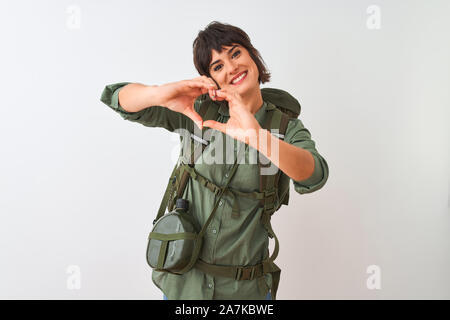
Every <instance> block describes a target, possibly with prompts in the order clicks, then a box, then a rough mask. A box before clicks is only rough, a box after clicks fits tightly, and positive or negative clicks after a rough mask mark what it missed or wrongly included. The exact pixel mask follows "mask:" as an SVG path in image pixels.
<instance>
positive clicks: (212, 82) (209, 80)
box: [201, 76, 217, 89]
mask: <svg viewBox="0 0 450 320" xmlns="http://www.w3.org/2000/svg"><path fill="white" fill-rule="evenodd" d="M201 79H202V80H204V81H206V83H207V84H208V85H211V87H212V88H213V89H217V85H216V82H215V81H214V80H213V79H211V78H209V77H207V76H201Z"/></svg>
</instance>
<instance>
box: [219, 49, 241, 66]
mask: <svg viewBox="0 0 450 320" xmlns="http://www.w3.org/2000/svg"><path fill="white" fill-rule="evenodd" d="M240 54H241V50H236V51H234V52H233V54H232V55H231V57H232V58H233V57H237V56H238V55H240ZM220 66H221V64H219V65H217V66H215V67H214V71H219V70H220V69H222V68H220V69H218V67H220Z"/></svg>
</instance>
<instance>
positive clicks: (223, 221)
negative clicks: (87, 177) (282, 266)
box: [101, 82, 328, 300]
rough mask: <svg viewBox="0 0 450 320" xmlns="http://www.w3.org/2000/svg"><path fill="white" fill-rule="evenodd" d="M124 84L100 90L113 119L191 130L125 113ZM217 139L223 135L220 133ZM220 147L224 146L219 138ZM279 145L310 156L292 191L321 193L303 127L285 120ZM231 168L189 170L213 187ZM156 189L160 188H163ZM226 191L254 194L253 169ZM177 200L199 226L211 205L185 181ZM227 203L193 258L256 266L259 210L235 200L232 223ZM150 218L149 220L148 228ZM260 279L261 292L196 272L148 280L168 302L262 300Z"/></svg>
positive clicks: (261, 251)
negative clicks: (307, 170)
mask: <svg viewBox="0 0 450 320" xmlns="http://www.w3.org/2000/svg"><path fill="white" fill-rule="evenodd" d="M126 84H128V82H122V83H116V84H111V85H108V86H106V87H105V89H104V90H103V93H102V96H101V101H102V102H103V103H105V104H106V105H107V106H109V107H110V108H112V109H113V110H114V111H116V112H117V113H119V114H120V115H121V116H122V118H123V119H125V120H129V121H133V122H138V123H141V124H142V125H144V126H148V127H161V128H165V129H167V130H169V131H170V132H173V131H174V130H176V129H180V128H183V129H186V130H189V131H191V132H193V129H194V124H193V122H192V121H191V120H190V119H189V118H188V117H186V116H185V115H183V114H181V113H178V112H174V111H171V110H169V109H167V108H164V107H161V106H153V107H149V108H146V109H144V110H141V111H139V112H127V111H125V110H124V109H123V108H122V107H121V106H120V105H119V102H118V94H119V91H120V89H121V88H122V87H123V86H125V85H126ZM268 107H269V104H268V103H267V102H265V101H263V104H262V106H261V108H260V109H259V110H258V111H257V112H256V114H255V118H256V120H257V121H258V122H259V124H260V125H262V124H263V123H264V119H265V113H266V110H267V108H268ZM195 109H196V111H197V112H198V111H199V103H198V100H197V101H196V103H195ZM228 119H229V113H228V108H227V107H221V108H220V109H219V117H218V118H217V121H219V122H222V123H225V122H227V121H228ZM221 134H222V135H224V134H223V133H221ZM218 141H219V140H218ZM222 141H225V136H224V137H223V139H222ZM284 141H285V142H287V143H290V144H292V145H295V146H297V147H300V148H303V149H306V150H308V151H310V152H311V154H312V155H313V157H314V160H315V169H314V172H313V174H312V176H311V177H309V178H308V179H306V180H303V181H295V180H292V179H291V180H292V181H293V184H294V189H295V191H296V192H298V193H300V194H303V193H311V192H314V191H316V190H318V189H320V188H322V187H323V186H324V185H325V183H326V181H327V179H328V164H327V162H326V161H325V159H324V158H323V157H322V156H321V155H320V154H319V152H318V151H317V149H316V147H315V142H314V141H313V140H312V139H311V134H310V132H309V130H308V129H306V128H305V127H304V126H303V123H302V121H301V120H300V119H294V118H291V119H290V120H289V123H288V127H287V130H286V134H285V138H284ZM214 142H215V140H213V141H212V142H211V143H212V144H213V143H214ZM236 142H237V144H236V147H235V152H238V151H239V150H240V149H241V148H244V150H245V155H246V157H248V152H249V148H250V147H249V146H248V145H246V144H243V143H242V142H240V141H236ZM211 149H214V148H206V149H205V154H204V155H203V156H204V157H207V156H210V157H213V156H212V155H208V152H210V151H208V150H211ZM161 156H162V155H161ZM162 159H163V158H162ZM208 163H211V162H208ZM232 166H233V165H232V164H228V163H223V164H216V163H213V164H207V163H205V162H202V163H196V165H195V169H196V170H197V171H198V172H199V173H200V174H201V175H202V176H204V177H206V178H207V179H209V180H211V181H213V182H214V183H215V184H217V185H222V184H223V183H224V181H225V180H226V177H227V176H228V173H229V171H230V170H231V168H232ZM169 174H170V173H169V172H168V175H169ZM283 175H284V173H283ZM161 187H162V188H164V187H165V183H164V184H162V185H161ZM230 187H231V188H233V189H237V190H239V191H242V192H251V191H257V190H258V188H259V168H258V165H257V164H250V163H243V164H239V166H238V168H237V171H236V174H235V175H234V177H233V179H232V180H231V182H230ZM183 198H185V199H187V200H189V204H190V212H191V213H192V214H193V215H194V217H195V218H196V220H197V221H199V223H200V224H201V225H203V224H204V223H205V222H206V220H207V219H208V217H209V214H210V213H211V211H212V209H213V206H214V203H215V196H214V194H213V193H212V192H211V191H210V190H208V189H206V188H205V187H204V186H202V185H200V184H199V183H198V182H197V181H192V180H189V181H188V184H187V186H186V189H185V192H184V197H183ZM232 201H233V199H232V198H231V197H229V196H227V195H224V196H223V197H222V200H221V201H220V202H219V208H218V209H217V211H216V214H215V216H214V218H213V220H212V222H211V224H210V225H209V227H208V231H207V232H206V234H205V238H204V243H203V247H202V250H201V252H200V256H199V258H200V259H202V260H204V261H205V262H207V263H211V264H218V265H255V264H258V263H259V262H261V261H262V260H263V259H265V258H267V257H268V255H269V237H268V233H267V231H266V230H265V228H264V227H263V225H262V223H261V222H260V217H261V210H262V208H260V207H259V206H258V202H257V201H255V200H254V199H249V198H244V197H239V196H237V197H236V199H235V200H234V201H238V204H239V210H240V211H239V216H238V217H234V216H232V215H231V214H232ZM155 208H156V206H155ZM155 215H156V210H155ZM153 218H154V217H149V228H150V227H151V222H152V219H153ZM275 233H276V230H275ZM264 278H265V285H264V286H263V287H262V286H261V285H260V283H259V284H258V281H257V279H253V280H241V281H238V280H234V279H231V278H225V277H223V278H222V277H217V276H216V277H213V276H211V275H209V274H206V273H203V272H202V271H200V270H198V269H196V268H193V269H191V270H190V271H188V272H187V273H185V274H182V275H175V274H170V273H166V272H160V271H154V270H153V273H152V280H153V282H154V283H155V285H156V286H157V287H158V288H160V289H161V291H163V292H164V294H165V295H166V296H167V297H168V299H171V300H172V299H206V300H212V299H238V300H244V299H258V300H263V299H265V297H266V295H267V293H268V291H269V290H270V288H271V287H272V276H271V274H270V273H269V274H265V275H264Z"/></svg>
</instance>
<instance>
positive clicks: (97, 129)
mask: <svg viewBox="0 0 450 320" xmlns="http://www.w3.org/2000/svg"><path fill="white" fill-rule="evenodd" d="M71 5H74V6H75V8H78V9H79V10H80V11H79V15H78V13H77V11H76V10H75V11H74V10H73V9H70V6H71ZM370 5H377V6H378V7H379V9H380V12H381V16H380V18H381V20H380V26H381V28H380V29H370V28H368V26H367V20H368V19H370V17H371V14H370V13H368V12H367V8H368V7H369V6H370ZM449 9H450V3H449V2H448V1H376V2H372V1H357V0H354V1H332V0H329V1H324V0H321V1H281V0H279V1H261V0H258V1H256V0H254V1H181V0H179V1H167V0H164V1H162V0H161V1H74V2H69V1H31V0H28V1H2V10H1V11H0V32H1V51H0V55H1V59H0V67H1V77H0V81H1V83H0V88H1V89H0V90H1V116H0V134H1V140H0V141H1V145H0V146H1V148H0V152H1V160H0V161H1V166H0V215H1V221H0V248H1V250H0V298H3V299H35V298H39V299H50V298H52V299H119V298H121V299H161V298H162V293H161V292H160V291H159V289H157V288H156V287H155V286H154V285H153V283H152V281H151V269H150V267H149V266H148V265H147V263H146V261H145V249H146V244H147V235H148V233H149V232H150V230H151V227H152V224H151V222H152V220H153V219H154V217H155V215H156V212H157V210H158V208H159V204H160V200H161V198H162V195H163V192H164V188H165V185H166V183H167V179H168V177H169V174H170V172H171V170H172V167H173V162H172V154H173V152H174V151H173V150H174V148H178V147H177V141H179V140H178V138H177V136H176V135H175V134H171V133H169V132H167V131H165V130H164V129H155V128H147V127H144V126H142V125H140V124H136V123H132V122H128V121H125V120H122V119H121V118H120V116H119V115H117V114H116V113H115V112H114V111H112V110H111V109H109V108H108V107H107V106H106V105H104V104H102V103H101V102H100V100H99V99H100V95H101V92H102V90H103V88H104V87H105V85H107V84H110V83H115V82H122V81H131V82H141V83H145V84H163V83H167V82H173V81H178V80H183V79H190V78H194V77H197V76H198V74H197V72H196V70H195V68H194V65H193V60H192V42H193V40H194V39H195V37H196V36H197V33H198V32H199V31H200V30H202V29H204V28H205V27H206V25H207V24H208V23H209V22H211V21H213V20H218V21H220V22H225V23H230V24H233V25H236V26H238V27H240V28H242V29H243V30H245V31H246V32H247V33H248V34H249V36H250V38H251V40H252V43H253V44H254V46H255V47H256V48H257V49H258V50H259V51H260V53H261V55H262V57H263V59H264V61H265V62H266V64H267V66H268V68H269V70H270V71H271V72H272V81H271V82H269V83H266V84H264V85H263V87H275V88H282V89H284V90H286V91H288V92H290V93H291V94H292V95H294V96H295V97H296V98H298V99H299V101H300V103H301V105H302V113H301V116H300V119H301V120H302V121H303V123H304V125H305V126H306V127H307V128H308V129H309V130H310V132H311V134H312V138H313V140H314V141H315V142H316V147H317V149H318V151H319V152H320V153H321V154H322V155H323V157H324V158H325V159H326V160H327V162H328V165H329V169H330V176H329V179H328V182H327V184H326V185H325V186H324V188H323V189H321V190H319V191H317V192H315V193H312V194H305V195H300V194H297V193H295V191H294V189H293V186H292V184H291V199H290V205H289V206H288V207H283V208H282V209H281V210H280V211H278V212H277V213H276V214H275V216H274V218H273V225H274V229H275V232H276V233H277V235H278V237H279V239H280V242H281V251H280V254H279V257H278V259H277V264H278V265H279V266H280V267H281V269H282V273H281V283H280V289H279V293H278V297H279V298H280V299H419V298H421V299H422V298H423V299H431V298H437V299H443V298H446V299H449V298H450V274H449V272H448V271H449V270H450V212H449V206H450V199H449V193H450V192H449V182H450V179H449V177H450V174H449V162H450V161H449V146H450V143H449V142H450V141H449V140H450V139H449V130H448V122H449V101H450V99H449V98H450V97H449V84H450V81H449V78H450V72H449V71H450V63H449V59H448V57H449V56H450V52H449V51H450V50H449V42H448V30H450V26H449V24H450V23H449V19H448V12H450V11H449ZM77 26H79V28H77ZM176 150H177V151H178V149H176ZM271 246H272V244H271ZM71 265H75V266H78V267H79V268H80V270H81V288H80V289H69V288H68V286H67V282H68V278H69V277H71V275H70V274H69V273H67V268H68V267H69V266H71ZM370 265H377V266H379V267H380V270H381V288H380V289H378V290H377V289H375V290H370V289H368V287H367V285H366V281H367V278H368V277H369V276H370V274H368V273H367V268H368V266H370ZM69 282H70V281H69Z"/></svg>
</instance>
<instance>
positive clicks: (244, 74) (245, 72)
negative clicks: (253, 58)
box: [231, 71, 248, 86]
mask: <svg viewBox="0 0 450 320" xmlns="http://www.w3.org/2000/svg"><path fill="white" fill-rule="evenodd" d="M247 74H248V71H244V72H242V73H241V75H240V76H239V77H237V78H236V79H240V80H239V81H237V82H234V83H233V81H235V80H233V81H231V85H233V86H236V85H239V84H241V83H242V81H244V79H245V78H247Z"/></svg>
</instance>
